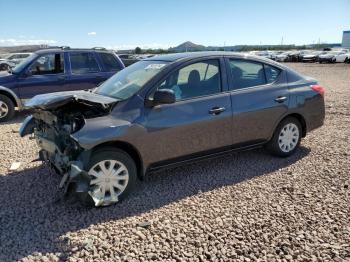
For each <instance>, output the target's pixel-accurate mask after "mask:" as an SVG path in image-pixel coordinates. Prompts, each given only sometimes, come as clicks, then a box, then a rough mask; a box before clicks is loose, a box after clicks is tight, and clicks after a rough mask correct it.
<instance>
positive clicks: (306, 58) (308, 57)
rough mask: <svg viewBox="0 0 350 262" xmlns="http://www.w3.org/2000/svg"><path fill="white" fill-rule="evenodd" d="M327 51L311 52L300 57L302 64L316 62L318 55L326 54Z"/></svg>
mask: <svg viewBox="0 0 350 262" xmlns="http://www.w3.org/2000/svg"><path fill="white" fill-rule="evenodd" d="M326 53H327V51H312V52H310V53H305V54H303V55H301V61H302V62H317V61H318V57H319V55H322V54H326Z"/></svg>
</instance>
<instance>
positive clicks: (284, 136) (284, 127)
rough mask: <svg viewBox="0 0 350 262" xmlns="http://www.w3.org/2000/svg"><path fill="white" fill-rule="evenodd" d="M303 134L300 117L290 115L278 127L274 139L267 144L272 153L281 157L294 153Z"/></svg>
mask: <svg viewBox="0 0 350 262" xmlns="http://www.w3.org/2000/svg"><path fill="white" fill-rule="evenodd" d="M301 135H302V129H301V124H300V122H299V120H298V119H296V118H294V117H288V118H286V119H284V120H283V121H282V122H281V123H280V124H279V125H278V126H277V128H276V130H275V133H274V134H273V137H272V139H271V140H270V141H269V143H268V144H267V146H266V147H267V149H268V151H269V152H270V153H272V154H273V155H276V156H280V157H287V156H290V155H292V154H293V153H294V152H295V151H296V150H297V148H298V146H299V145H300V140H301Z"/></svg>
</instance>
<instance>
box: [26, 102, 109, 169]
mask: <svg viewBox="0 0 350 262" xmlns="http://www.w3.org/2000/svg"><path fill="white" fill-rule="evenodd" d="M108 112H109V111H108V110H106V109H105V108H100V107H99V106H96V105H89V104H86V103H78V102H71V103H69V104H67V105H65V106H64V107H60V108H57V109H55V110H49V111H45V110H35V111H34V113H33V115H32V116H33V119H34V122H35V127H34V130H33V133H34V136H35V138H36V140H37V143H38V145H39V147H40V148H41V149H42V150H41V152H40V154H41V155H40V159H41V160H43V161H49V162H50V164H52V165H53V166H54V168H55V169H56V171H58V172H59V173H61V174H63V173H65V172H67V170H68V168H69V163H70V162H71V161H75V160H76V159H77V157H78V155H79V154H80V153H81V151H82V149H81V148H80V147H79V145H78V143H77V142H76V141H74V140H73V139H72V138H71V136H70V135H71V134H73V133H75V132H77V131H78V130H80V129H81V128H82V127H83V126H84V125H85V119H89V118H94V117H99V116H103V115H105V114H107V113H108Z"/></svg>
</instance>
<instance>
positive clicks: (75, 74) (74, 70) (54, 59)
mask: <svg viewBox="0 0 350 262" xmlns="http://www.w3.org/2000/svg"><path fill="white" fill-rule="evenodd" d="M124 67H125V66H124V64H123V62H122V61H121V60H120V58H119V57H118V56H117V55H116V54H115V53H114V52H111V51H107V50H106V49H104V48H93V49H71V48H68V47H64V48H60V49H45V50H40V51H37V52H35V53H33V54H32V55H30V56H29V57H28V58H27V59H26V60H25V61H23V62H22V63H21V64H19V65H18V66H16V67H15V68H14V69H13V70H12V72H9V73H5V74H3V75H2V76H0V122H5V121H7V120H9V119H11V118H12V117H13V116H14V113H15V108H17V109H18V110H21V109H22V108H23V103H24V101H25V100H26V99H29V98H32V97H33V96H35V95H39V94H45V93H52V92H62V91H72V90H85V89H91V88H94V87H96V86H97V85H98V84H99V83H101V82H103V81H105V80H106V79H108V78H109V77H110V76H112V75H114V74H115V73H116V72H118V71H120V70H122V69H123V68H124Z"/></svg>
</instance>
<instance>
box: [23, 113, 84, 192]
mask: <svg viewBox="0 0 350 262" xmlns="http://www.w3.org/2000/svg"><path fill="white" fill-rule="evenodd" d="M19 134H20V136H21V137H24V136H26V135H29V134H33V136H34V137H35V139H36V141H37V144H38V146H39V147H40V148H41V150H40V151H39V158H38V160H39V161H42V162H43V163H46V164H48V165H49V167H50V168H52V169H54V170H55V172H56V173H58V174H60V175H62V179H61V182H60V184H59V188H61V189H62V188H64V192H65V195H66V196H68V195H71V194H72V193H73V194H74V195H75V196H78V197H79V198H80V199H88V198H89V190H90V180H91V178H90V176H89V175H88V173H87V172H86V171H85V170H84V167H85V166H86V165H87V163H88V161H89V158H90V151H89V150H81V149H80V148H79V145H78V144H77V143H76V142H75V141H74V140H73V139H72V141H71V143H72V144H71V149H70V150H74V151H75V152H76V155H77V158H76V160H71V159H70V157H69V156H68V155H67V154H66V153H65V152H64V151H63V152H62V149H61V148H60V147H59V146H58V145H57V144H56V143H55V142H54V141H52V140H50V139H48V138H46V137H45V136H44V135H43V134H42V133H41V132H39V131H37V130H36V128H35V119H34V118H33V116H29V117H27V118H26V119H25V120H24V122H23V124H22V126H21V127H20V130H19ZM78 152H79V153H78Z"/></svg>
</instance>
